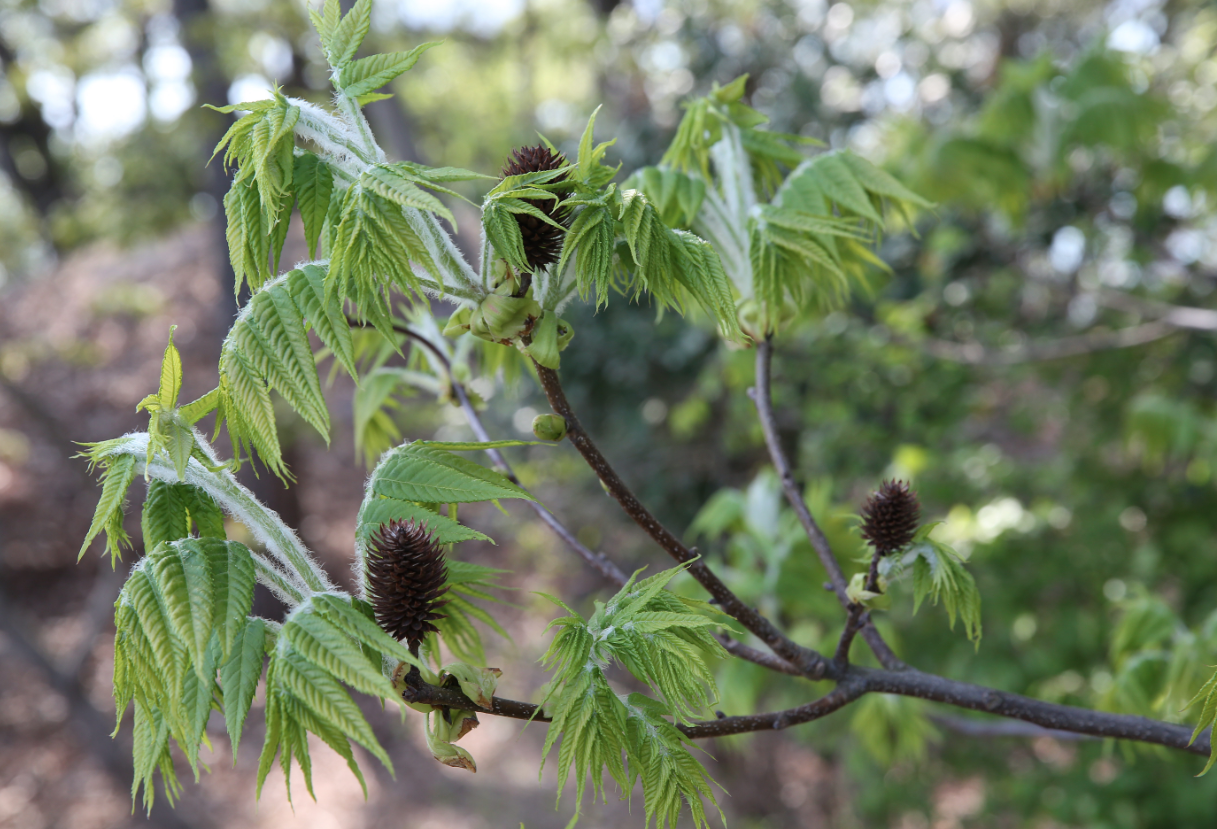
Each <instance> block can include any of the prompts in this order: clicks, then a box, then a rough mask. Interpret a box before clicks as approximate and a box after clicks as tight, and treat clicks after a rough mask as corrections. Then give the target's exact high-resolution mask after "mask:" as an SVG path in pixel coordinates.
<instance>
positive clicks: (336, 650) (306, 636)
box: [279, 608, 396, 698]
mask: <svg viewBox="0 0 1217 829" xmlns="http://www.w3.org/2000/svg"><path fill="white" fill-rule="evenodd" d="M279 636H280V638H281V639H283V640H284V641H286V642H289V643H291V645H292V647H293V648H295V649H296V651H297V652H299V653H300V655H301V656H303V657H304V658H305V659H307V660H308V661H309V662H311V663H314V664H316V665H318V666H320V667H322V668H324V669H325V670H326V671H327V672H328V673H330V674H331V675H332V676H334V677H335V678H337V679H339V680H341V681H342V682H343V683H345V684H347V685H350V686H351V687H352V688H354V689H355V690H357V691H362V692H363V693H365V694H368V695H370V696H375V697H381V698H391V697H393V696H395V693H396V692H395V691H394V690H393V683H392V682H390V681H389V679H388V678H387V677H386V676H385V675H384V674H383V673H382V672H381V670H380V666H379V665H377V666H372V665H371V664H370V663H369V662H368V660H367V658H366V656H365V654H364V652H363V651H362V650H361V649H360V647H359V645H358V644H357V643H356V642H355V641H354V640H352V639H351V638H350V637H349V636H348V635H347V634H346V633H345V632H344V631H343V630H341V629H339V628H338V627H336V626H335V625H334V623H333V622H331V621H329V620H328V619H327V618H326V617H325V616H322V615H320V614H317V613H310V612H308V609H307V608H305V609H303V610H301V611H299V612H297V613H294V614H293V615H292V618H291V619H289V620H288V621H287V622H286V623H285V624H284V625H283V629H282V630H281V631H280V633H279Z"/></svg>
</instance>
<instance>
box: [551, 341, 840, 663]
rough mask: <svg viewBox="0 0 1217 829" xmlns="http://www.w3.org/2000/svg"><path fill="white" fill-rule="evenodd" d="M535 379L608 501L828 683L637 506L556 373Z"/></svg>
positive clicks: (805, 651) (774, 644) (810, 655)
mask: <svg viewBox="0 0 1217 829" xmlns="http://www.w3.org/2000/svg"><path fill="white" fill-rule="evenodd" d="M534 365H535V366H536V369H537V377H538V378H539V379H540V381H541V388H542V389H543V390H544V391H545V396H546V397H547V398H548V399H549V405H550V407H551V408H553V410H554V412H555V413H556V414H558V415H560V416H562V417H563V418H565V419H566V436H567V438H568V439H569V440H570V442H571V444H573V445H574V447H575V448H576V449H577V450H578V451H579V454H581V455H582V456H583V459H584V460H585V461H587V464H588V466H590V467H591V468H592V471H593V472H595V473H596V475H597V477H599V478H600V482H601V483H602V484H603V485H604V488H605V489H606V490H607V491H608V493H609V494H610V495H612V496H613V498H614V499H616V501H617V503H618V504H620V505H621V508H622V510H624V511H625V514H626V515H628V516H629V517H630V518H631V519H633V521H634V523H636V524H637V525H638V526H639V527H641V528H642V529H643V530H645V531H646V533H647V534H648V535H649V536H651V538H652V539H653V540H654V541H655V542H656V543H657V544H658V545H659V546H660V547H662V548H663V549H664V551H665V552H667V553H668V555H670V556H672V558H674V559H676V561H678V562H680V563H681V564H685V563H690V562H691V564H690V567H689V574H690V575H691V576H693V578H695V579H697V581H698V583H699V584H701V586H702V587H704V588H706V591H707V592H709V594H710V595H711V596H713V597H714V599H715V601H717V602H718V605H719V607H720V608H722V610H723V612H724V613H727V614H728V615H730V616H732V617H734V618H735V619H737V620H739V622H740V623H741V624H742V625H743V626H744V627H746V628H748V630H750V631H752V633H754V634H755V635H756V636H757V637H758V638H759V639H760V640H761V641H762V642H764V643H765V644H766V645H768V646H769V647H770V648H771V649H772V650H773V652H774V653H776V654H777V655H778V656H780V657H781V658H782V659H784V660H785V661H787V662H789V663H790V664H792V665H794V666H796V667H797V668H798V669H799V670H800V672H802V673H803V674H804V675H805V676H808V677H810V678H812V679H823V678H832V676H831V674H832V665H831V663H830V662H829V660H827V659H825V658H824V657H823V656H822V655H820V654H819V653H817V652H816V651H814V650H811V649H810V648H804V647H802V646H801V645H798V644H796V643H795V642H793V641H791V640H790V639H789V638H788V637H786V636H785V635H784V634H783V633H782V632H781V631H779V630H778V629H777V627H775V626H774V624H773V623H772V622H770V621H769V620H768V619H766V618H765V617H764V616H762V615H761V614H760V613H759V612H757V610H756V608H753V607H749V606H748V605H746V604H744V602H742V601H741V600H740V598H739V597H738V596H736V595H735V593H733V592H732V591H731V589H730V588H729V587H727V585H726V584H724V583H723V581H722V579H720V578H719V577H718V576H716V575H715V574H714V573H713V571H711V570H710V568H709V567H708V566H706V563H705V561H703V560H701V559H700V558H698V555H697V553H696V552H695V551H693V550H691V549H689V548H688V547H686V546H685V545H684V544H683V543H681V541H680V539H678V538H677V537H676V536H675V535H674V534H673V533H672V532H671V531H670V530H669V529H668V528H667V527H665V526H663V524H661V523H659V521H658V520H657V519H656V518H655V516H653V515H652V514H651V513H650V511H649V510H647V508H646V507H644V506H643V505H642V503H641V502H640V501H639V500H638V498H637V497H636V496H635V495H634V493H633V492H632V491H631V490H630V488H629V487H628V486H626V485H625V482H624V481H622V480H621V477H620V476H619V475H618V474H617V472H616V470H614V469H613V467H612V466H611V465H610V464H609V462H608V461H607V460H606V459H605V457H604V455H602V454H601V453H600V450H599V449H598V448H597V447H596V444H595V443H593V442H592V439H591V436H589V435H588V433H587V431H586V430H584V428H583V425H582V424H581V423H580V422H579V418H578V417H577V416H576V415H575V412H574V409H572V408H571V405H570V402H569V401H568V400H567V399H566V392H565V391H564V390H563V388H562V383H561V381H560V380H559V379H558V373H557V372H556V371H554V370H553V369H549V368H546V367H545V366H543V365H540V364H539V363H536V362H535V361H534Z"/></svg>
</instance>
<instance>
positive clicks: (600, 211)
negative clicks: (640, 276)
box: [547, 205, 616, 310]
mask: <svg viewBox="0 0 1217 829" xmlns="http://www.w3.org/2000/svg"><path fill="white" fill-rule="evenodd" d="M614 225H615V222H614V219H613V214H612V211H611V210H610V209H609V208H608V207H607V206H604V205H589V206H587V207H585V208H584V209H583V210H580V211H579V213H578V214H577V215H576V216H575V218H574V221H572V222H571V226H570V230H568V231H567V232H566V236H565V237H564V238H563V241H562V256H561V258H560V259H559V261H558V267H557V269H556V272H557V273H565V272H566V268H567V264H568V263H569V261H570V259H571V257H572V256H574V257H575V276H576V283H577V285H578V286H579V294H580V296H583V297H586V296H587V295H588V294H589V293H590V292H591V291H592V290H593V289H594V290H595V292H596V305H597V306H601V305H604V304H606V303H607V302H608V293H609V281H610V278H611V277H612V273H613V251H614V243H615V236H616V234H615V228H614ZM547 310H552V309H547Z"/></svg>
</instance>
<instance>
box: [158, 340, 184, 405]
mask: <svg viewBox="0 0 1217 829" xmlns="http://www.w3.org/2000/svg"><path fill="white" fill-rule="evenodd" d="M176 330H177V326H176V325H171V326H169V344H168V345H167V346H165V356H164V357H163V358H162V359H161V381H160V386H159V388H158V389H157V392H156V396H157V400H158V401H159V402H160V404H161V409H162V410H164V411H169V410H170V409H173V408H174V407H176V406H177V396H178V393H179V392H180V391H181V390H182V355H180V354H178V351H177V348H176V347H175V346H174V345H173V332H174V331H176Z"/></svg>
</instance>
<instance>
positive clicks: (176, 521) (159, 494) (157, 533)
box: [140, 479, 190, 552]
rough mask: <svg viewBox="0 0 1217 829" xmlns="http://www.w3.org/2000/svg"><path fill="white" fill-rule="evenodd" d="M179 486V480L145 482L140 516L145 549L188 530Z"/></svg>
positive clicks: (170, 539)
mask: <svg viewBox="0 0 1217 829" xmlns="http://www.w3.org/2000/svg"><path fill="white" fill-rule="evenodd" d="M181 488H183V485H181V484H168V483H165V482H164V481H162V480H159V479H153V480H152V481H149V482H148V494H147V495H146V496H145V497H144V511H143V515H142V516H141V519H140V528H141V530H142V531H143V536H144V550H145V551H146V552H151V551H152V550H153V549H154V548H156V547H157V545H159V544H160V543H161V542H167V541H176V540H177V539H179V538H185V537H186V536H187V535H189V534H190V522H189V515H188V513H187V512H186V505H185V504H183V503H182V501H181V499H180V498H179V493H180V490H181Z"/></svg>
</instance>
